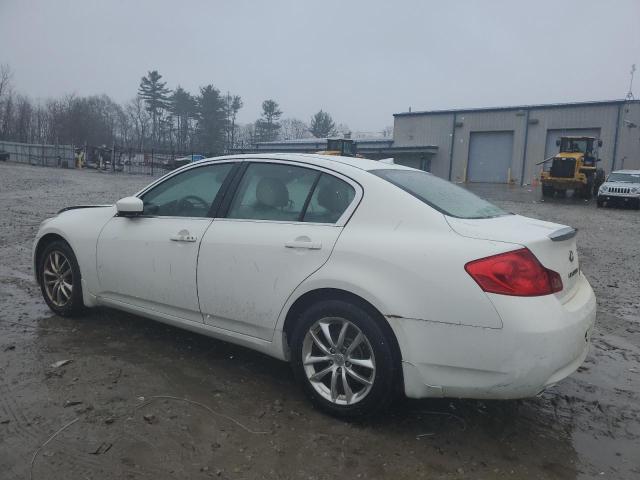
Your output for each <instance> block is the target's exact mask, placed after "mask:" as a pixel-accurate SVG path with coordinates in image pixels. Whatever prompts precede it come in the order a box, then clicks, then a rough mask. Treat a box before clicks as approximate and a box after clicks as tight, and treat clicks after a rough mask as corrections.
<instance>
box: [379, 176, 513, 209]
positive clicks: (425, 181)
mask: <svg viewBox="0 0 640 480" xmlns="http://www.w3.org/2000/svg"><path fill="white" fill-rule="evenodd" d="M371 173H373V174H374V175H377V176H378V177H380V178H384V179H385V180H387V181H388V182H390V183H392V184H393V185H395V186H396V187H399V188H401V189H402V190H404V191H405V192H407V193H410V194H411V195H413V196H414V197H416V198H417V199H418V200H420V201H422V202H424V203H426V204H427V205H429V206H431V207H433V208H435V209H436V210H438V211H439V212H441V213H444V214H445V215H449V216H451V217H456V218H493V217H500V216H503V215H510V213H509V212H506V211H504V210H502V209H501V208H499V207H496V206H495V205H493V204H492V203H489V202H487V201H486V200H483V199H482V198H480V197H478V196H477V195H474V194H473V193H471V192H470V191H468V190H465V189H464V188H461V187H458V186H457V185H454V184H453V183H451V182H448V181H446V180H443V179H441V178H438V177H436V176H434V175H432V174H430V173H427V172H422V171H419V170H395V169H391V168H387V169H381V170H371Z"/></svg>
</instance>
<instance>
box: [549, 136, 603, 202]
mask: <svg viewBox="0 0 640 480" xmlns="http://www.w3.org/2000/svg"><path fill="white" fill-rule="evenodd" d="M556 145H558V146H559V147H560V149H559V152H558V153H557V154H556V155H554V156H553V157H550V158H547V159H545V160H544V161H542V162H540V163H539V164H538V165H540V164H547V165H549V163H548V162H551V163H550V168H548V169H546V168H545V170H544V171H543V172H542V174H541V175H540V183H541V184H542V196H544V197H553V196H554V195H557V196H565V195H566V193H567V190H573V192H574V195H576V196H578V195H579V196H581V197H582V198H591V197H592V196H593V195H594V194H597V192H598V189H599V188H600V185H602V183H603V182H604V170H602V169H601V168H598V167H597V164H598V162H599V161H600V159H599V158H598V147H601V146H602V140H598V139H596V138H594V137H560V138H559V139H558V140H557V141H556Z"/></svg>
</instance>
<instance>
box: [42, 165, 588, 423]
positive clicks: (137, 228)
mask: <svg viewBox="0 0 640 480" xmlns="http://www.w3.org/2000/svg"><path fill="white" fill-rule="evenodd" d="M575 234H576V231H575V230H574V229H573V228H571V227H567V226H563V225H557V224H554V223H549V222H544V221H540V220H534V219H531V218H527V217H522V216H519V215H513V214H510V213H508V212H506V211H503V210H501V209H500V208H498V207H496V206H494V205H492V204H491V203H489V202H486V201H484V200H482V199H480V198H478V197H477V196H475V195H473V194H472V193H470V192H469V191H467V190H465V189H463V188H460V187H457V186H455V185H453V184H451V183H449V182H447V181H444V180H442V179H439V178H437V177H435V176H433V175H431V174H429V173H426V172H422V171H419V170H414V169H411V168H407V167H402V166H398V165H389V164H383V163H380V162H376V161H372V160H365V159H360V158H345V157H328V156H320V155H302V154H273V155H253V156H252V155H239V156H229V157H219V158H213V159H205V160H202V161H199V162H196V163H193V164H189V165H187V166H185V167H182V168H180V169H178V170H175V171H173V172H171V173H169V174H167V175H165V176H164V177H162V178H161V179H159V180H158V181H156V182H154V183H152V184H151V185H149V186H148V187H147V188H145V189H144V190H142V191H140V192H138V193H137V194H136V195H135V196H132V197H126V198H123V199H121V200H119V201H118V202H117V203H116V204H115V205H104V206H78V207H70V208H66V209H63V210H62V211H61V212H59V213H58V214H57V215H56V216H55V217H53V218H51V219H48V220H45V221H44V222H43V223H42V225H41V226H40V229H39V231H38V234H37V237H36V240H35V244H34V249H33V260H34V267H35V272H36V277H37V280H38V282H39V284H40V286H41V289H42V294H43V295H44V299H45V301H46V302H47V304H48V305H49V307H50V308H51V309H52V310H53V311H54V312H55V313H57V314H59V315H65V316H67V315H74V314H78V313H80V312H81V311H82V310H83V308H85V307H93V306H97V305H104V306H108V307H112V308H116V309H120V310H125V311H128V312H132V313H135V314H138V315H142V316H144V317H149V318H152V319H155V320H158V321H161V322H165V323H169V324H172V325H175V326H179V327H182V328H186V329H189V330H193V331H196V332H200V333H203V334H205V335H210V336H212V337H216V338H219V339H224V340H227V341H230V342H234V343H236V344H239V345H243V346H245V347H249V348H253V349H255V350H258V351H261V352H264V353H266V354H268V355H271V356H273V357H276V358H278V359H282V360H287V361H290V362H291V364H292V366H293V370H294V372H295V375H296V377H297V379H298V380H299V382H300V383H301V385H302V387H303V389H304V390H305V392H306V393H307V394H308V396H309V397H310V399H311V400H312V401H313V402H314V403H315V404H316V405H317V406H318V407H320V408H322V409H323V410H325V411H328V412H330V413H333V414H336V415H342V416H356V415H365V414H371V413H372V412H374V411H377V410H379V409H381V408H383V407H384V406H386V405H387V404H388V403H389V402H390V401H391V400H392V398H393V397H394V395H395V394H396V393H397V392H398V391H400V392H403V393H404V394H405V395H406V396H408V397H412V398H422V397H467V398H484V399H511V398H521V397H528V396H533V395H536V394H538V393H539V392H540V391H542V390H543V389H545V388H547V387H549V386H551V385H553V384H555V383H557V382H558V381H560V380H562V379H563V378H565V377H567V376H568V375H570V374H571V373H572V372H574V371H575V370H576V369H577V368H578V367H579V366H580V364H581V363H582V362H583V360H584V359H585V356H586V355H587V350H588V345H589V337H590V333H591V330H592V327H593V324H594V321H595V311H596V302H595V297H594V294H593V291H592V289H591V286H590V285H589V283H588V282H587V279H586V278H585V276H584V275H583V273H582V272H581V270H580V266H579V261H578V253H577V250H576V239H575Z"/></svg>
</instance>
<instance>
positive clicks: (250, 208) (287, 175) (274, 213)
mask: <svg viewBox="0 0 640 480" xmlns="http://www.w3.org/2000/svg"><path fill="white" fill-rule="evenodd" d="M319 175H320V172H318V171H316V170H311V169H309V168H302V167H296V166H293V165H285V164H275V163H252V164H251V165H249V167H248V168H247V170H246V172H245V174H244V176H243V178H242V181H241V182H240V185H239V186H238V191H237V192H236V195H235V197H234V198H233V201H232V202H231V207H230V208H229V213H228V214H227V217H228V218H241V219H253V220H276V221H294V222H297V221H300V217H301V216H302V212H303V209H304V207H305V204H306V202H307V198H308V197H309V194H310V192H311V189H312V188H313V185H314V184H315V182H316V179H317V178H318V176H319Z"/></svg>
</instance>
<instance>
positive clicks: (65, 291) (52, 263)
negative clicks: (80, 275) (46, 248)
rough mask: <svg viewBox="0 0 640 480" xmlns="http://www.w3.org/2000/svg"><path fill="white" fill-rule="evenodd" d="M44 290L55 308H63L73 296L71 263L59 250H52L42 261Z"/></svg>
mask: <svg viewBox="0 0 640 480" xmlns="http://www.w3.org/2000/svg"><path fill="white" fill-rule="evenodd" d="M42 281H43V283H44V290H45V292H46V294H47V297H48V298H49V301H50V302H51V303H53V304H54V305H55V306H56V307H64V306H65V305H67V304H68V303H69V302H70V301H71V297H72V296H73V270H72V269H71V262H70V261H69V259H68V258H67V257H66V256H65V254H64V253H62V252H61V251H59V250H52V251H51V252H50V253H49V255H48V256H47V258H46V259H45V261H44V267H43V271H42Z"/></svg>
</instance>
